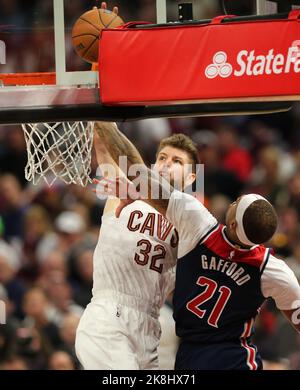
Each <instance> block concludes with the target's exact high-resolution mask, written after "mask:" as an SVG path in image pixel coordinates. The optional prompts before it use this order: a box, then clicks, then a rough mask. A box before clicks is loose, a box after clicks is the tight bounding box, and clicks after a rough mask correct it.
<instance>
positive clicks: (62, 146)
mask: <svg viewBox="0 0 300 390" xmlns="http://www.w3.org/2000/svg"><path fill="white" fill-rule="evenodd" d="M22 128H23V131H24V135H25V140H26V146H27V156H28V162H27V165H26V168H25V177H26V179H27V180H28V181H32V182H33V184H38V183H39V182H40V180H41V179H43V180H45V182H46V183H47V184H48V185H49V186H51V185H52V184H53V183H54V182H55V180H56V179H58V178H59V179H61V180H62V181H63V182H65V183H66V184H71V183H74V184H79V185H81V186H83V187H85V186H86V185H87V184H88V183H89V182H90V181H91V179H90V173H91V151H92V146H93V128H94V122H57V123H30V124H23V125H22Z"/></svg>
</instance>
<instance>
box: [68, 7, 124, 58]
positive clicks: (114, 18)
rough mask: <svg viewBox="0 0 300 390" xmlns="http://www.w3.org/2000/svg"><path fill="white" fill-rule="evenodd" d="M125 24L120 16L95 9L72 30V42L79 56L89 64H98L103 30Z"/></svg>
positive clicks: (79, 20) (84, 16) (77, 22)
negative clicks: (100, 38)
mask: <svg viewBox="0 0 300 390" xmlns="http://www.w3.org/2000/svg"><path fill="white" fill-rule="evenodd" d="M123 23H124V22H123V20H122V19H121V18H120V16H118V15H116V14H115V13H114V12H111V11H108V10H106V9H102V8H97V7H94V8H93V9H92V10H91V11H88V12H85V13H84V14H82V15H81V16H80V18H79V19H77V21H76V23H75V24H74V26H73V30H72V41H73V46H74V49H75V50H76V52H77V54H78V55H79V56H80V57H81V58H83V59H84V60H85V61H87V62H91V63H93V62H98V51H99V37H100V32H101V30H102V29H103V28H114V27H118V26H120V25H122V24H123Z"/></svg>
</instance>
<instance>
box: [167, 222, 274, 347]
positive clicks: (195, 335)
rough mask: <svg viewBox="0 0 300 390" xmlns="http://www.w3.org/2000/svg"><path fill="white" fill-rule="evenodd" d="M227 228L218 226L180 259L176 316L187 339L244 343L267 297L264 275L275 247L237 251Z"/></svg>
mask: <svg viewBox="0 0 300 390" xmlns="http://www.w3.org/2000/svg"><path fill="white" fill-rule="evenodd" d="M224 230H225V227H224V226H222V225H219V224H218V225H216V226H215V227H214V228H213V229H211V230H210V232H208V233H207V234H206V235H205V237H203V238H202V239H201V241H200V242H199V243H198V244H197V245H196V247H195V248H194V249H193V250H192V251H191V252H189V253H188V254H187V255H185V256H184V257H182V258H181V259H179V260H178V264H177V273H176V287H175V293H174V300H173V304H174V319H175V321H176V332H177V335H178V336H179V337H181V338H182V339H183V340H184V341H187V342H196V343H220V342H227V341H238V342H239V343H240V342H243V340H246V339H248V338H249V337H250V336H251V333H252V326H253V322H254V319H255V316H256V315H257V312H258V310H259V307H260V306H261V304H262V303H263V301H264V300H265V298H264V296H263V295H262V292H261V274H262V272H263V269H264V267H265V265H266V263H267V261H268V258H269V253H270V250H269V249H266V248H265V247H264V246H263V245H257V246H254V247H253V248H251V249H249V250H247V249H236V247H235V246H234V245H233V244H232V243H231V242H230V241H229V240H228V239H227V237H226V235H225V231H224Z"/></svg>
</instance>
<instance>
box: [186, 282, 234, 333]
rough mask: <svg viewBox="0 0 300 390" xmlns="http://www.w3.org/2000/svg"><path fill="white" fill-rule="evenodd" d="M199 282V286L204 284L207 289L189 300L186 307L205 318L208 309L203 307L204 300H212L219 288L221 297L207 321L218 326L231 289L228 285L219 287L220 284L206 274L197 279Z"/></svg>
mask: <svg viewBox="0 0 300 390" xmlns="http://www.w3.org/2000/svg"><path fill="white" fill-rule="evenodd" d="M197 284H198V285H199V286H204V287H205V290H204V291H203V292H202V293H201V294H199V295H197V296H196V297H195V298H193V299H192V300H191V301H189V302H188V303H187V304H186V308H187V309H188V310H189V311H191V312H192V313H193V314H195V315H196V316H197V317H199V318H203V317H204V316H205V314H206V310H205V309H201V305H203V303H204V302H207V301H208V300H210V299H211V298H212V297H213V295H214V294H215V293H216V290H217V289H218V291H217V294H219V297H218V299H217V302H216V304H215V306H214V307H213V309H212V311H211V312H210V314H207V315H208V319H207V323H208V324H209V325H211V326H214V327H215V328H218V321H219V318H220V317H221V314H222V312H223V310H224V308H225V306H226V303H227V302H228V299H229V298H230V295H231V290H230V289H229V288H228V287H226V286H220V287H219V288H218V285H217V283H216V282H215V281H214V280H212V279H210V278H206V277H204V276H200V277H199V279H198V280H197Z"/></svg>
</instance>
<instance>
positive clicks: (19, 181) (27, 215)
mask: <svg viewBox="0 0 300 390" xmlns="http://www.w3.org/2000/svg"><path fill="white" fill-rule="evenodd" d="M153 3H154V2H153V1H148V0H130V1H128V0H124V1H117V0H116V1H114V2H113V3H112V2H108V5H109V8H110V9H111V8H112V6H113V5H118V6H119V7H120V15H121V16H122V17H123V18H124V19H125V20H126V21H129V20H146V21H153V22H154V21H155V7H154V5H153ZM177 3H178V2H177V1H169V4H168V6H169V15H168V17H169V20H176V18H177V16H176V15H177ZM194 3H195V18H210V17H213V16H216V15H218V14H221V11H220V9H219V8H218V2H217V1H213V0H209V1H208V0H207V1H204V0H203V1H194ZM240 3H243V4H240ZM253 3H254V2H253V1H242V2H240V1H232V2H231V4H232V9H231V10H230V13H235V14H238V15H246V14H251V13H254V10H253V9H252V7H253ZM94 4H95V2H94V1H87V0H72V1H71V0H69V1H66V8H65V11H66V20H67V24H68V27H69V28H68V31H67V32H68V34H67V64H68V70H85V69H89V65H88V64H86V63H84V62H83V61H82V60H81V59H80V58H79V57H77V56H76V54H75V53H74V51H73V49H72V46H71V41H70V39H69V35H70V27H71V26H72V24H73V23H74V21H75V20H76V19H77V17H78V16H79V15H80V14H81V13H83V12H84V11H85V10H87V9H89V8H90V7H91V6H93V5H94ZM0 9H1V14H0V26H1V25H15V24H16V25H18V26H19V27H21V30H22V31H21V32H20V33H19V34H15V35H11V36H9V37H6V39H7V41H6V46H7V62H6V64H4V65H0V67H1V73H7V72H26V71H29V72H34V71H54V53H53V51H52V50H49V47H53V44H54V43H53V31H52V30H51V27H53V26H52V25H53V11H52V0H43V1H37V0H32V1H30V2H29V3H28V2H24V1H21V0H0ZM0 36H1V29H0ZM1 39H2V38H1ZM120 129H121V130H122V131H123V132H124V133H125V134H126V135H127V136H128V137H129V138H130V139H131V140H132V141H133V143H134V144H135V145H136V146H137V148H138V149H139V150H140V151H141V153H142V155H143V157H144V159H145V161H146V162H147V163H151V162H153V161H154V159H155V150H156V147H157V144H158V142H159V141H160V139H161V138H163V137H166V136H168V135H170V134H173V133H179V132H182V133H185V134H187V135H189V136H191V137H192V138H193V140H194V141H195V142H196V143H197V145H198V149H199V155H200V159H201V162H202V163H204V164H205V202H206V205H207V207H208V208H209V209H210V210H211V212H212V213H213V214H214V215H215V216H216V217H217V218H218V219H219V220H220V221H221V222H224V216H225V211H226V209H227V207H228V205H229V203H230V202H231V201H232V200H233V199H235V198H236V197H237V196H239V194H241V193H243V192H258V193H260V194H262V195H263V196H265V197H267V198H268V199H269V200H270V201H271V202H272V203H273V204H274V206H275V207H276V210H277V212H278V215H279V228H278V231H277V233H276V235H275V237H274V239H273V241H272V242H271V243H270V245H272V246H273V247H274V249H275V253H276V255H277V256H278V257H281V258H283V259H285V261H286V262H287V263H288V265H289V266H290V267H291V268H292V269H293V270H294V272H295V273H296V275H297V277H298V280H299V281H300V225H299V217H300V170H299V166H300V104H295V105H294V108H293V110H291V111H290V112H287V113H283V114H271V115H260V116H235V117H205V118H184V119H171V120H168V119H151V120H145V121H140V122H132V123H127V124H120ZM26 162H27V155H26V148H25V141H24V137H23V133H22V130H21V128H20V126H0V174H1V176H0V215H1V221H0V300H1V301H4V302H5V304H6V317H7V318H6V320H7V323H6V325H0V367H1V369H3V370H9V369H34V370H40V369H80V366H79V364H78V361H77V360H76V357H75V352H74V338H75V331H76V327H77V324H78V321H79V318H80V315H81V314H82V312H83V309H84V307H85V306H86V305H87V303H88V302H89V300H90V298H91V287H92V254H93V249H94V247H95V244H96V241H97V237H98V233H99V227H100V224H101V214H102V210H103V204H102V203H101V202H100V201H99V200H97V198H96V197H95V196H94V194H93V193H92V192H91V188H85V189H84V188H81V187H78V186H74V185H71V186H65V185H63V184H62V183H61V182H57V183H55V185H53V187H51V188H49V187H47V186H46V185H44V184H40V185H39V186H37V187H36V186H33V185H32V184H29V183H28V182H26V180H25V178H24V167H25V165H26ZM95 170H96V161H95V158H93V172H95ZM170 305H171V303H170V302H168V303H167V304H166V305H165V307H164V310H163V315H162V322H163V344H162V348H161V352H160V356H161V368H171V367H170V364H171V363H172V359H171V356H174V353H175V351H176V347H177V342H178V340H177V339H176V337H175V336H174V332H173V323H172V317H171V308H170ZM256 328H257V329H256V336H255V341H256V343H257V346H258V348H259V350H260V352H261V355H262V357H263V359H264V360H265V368H268V369H300V335H297V333H296V332H295V331H294V330H293V329H292V328H291V326H290V324H288V323H287V321H286V320H285V319H284V318H283V317H282V315H281V314H279V313H278V311H277V310H276V308H275V306H274V304H273V302H272V301H271V300H270V301H268V302H267V303H266V304H265V305H264V306H263V307H262V310H261V313H260V316H259V319H258V321H257V324H256Z"/></svg>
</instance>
